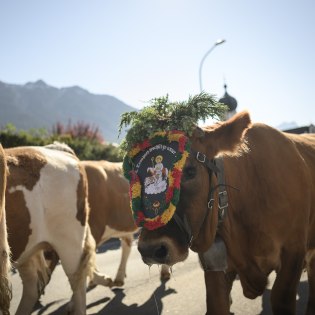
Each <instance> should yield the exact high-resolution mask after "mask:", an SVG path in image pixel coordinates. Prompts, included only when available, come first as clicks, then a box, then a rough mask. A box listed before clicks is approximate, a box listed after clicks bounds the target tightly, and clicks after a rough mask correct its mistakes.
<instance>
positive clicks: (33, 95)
mask: <svg viewBox="0 0 315 315" xmlns="http://www.w3.org/2000/svg"><path fill="white" fill-rule="evenodd" d="M134 110H136V109H135V108H134V107H132V106H129V105H127V104H125V103H124V102H122V101H120V100H119V99H117V98H116V97H114V96H111V95H106V94H93V93H90V92H89V91H88V90H85V89H84V88H82V87H80V86H70V87H62V88H57V87H54V86H51V85H48V84H47V83H46V82H45V81H43V80H41V79H40V80H37V81H35V82H27V83H25V84H24V85H21V84H11V83H5V82H3V81H0V127H1V128H3V127H4V126H5V125H7V124H8V123H12V124H13V125H14V126H15V127H16V128H17V129H18V130H21V129H23V130H28V129H31V128H46V129H47V130H48V131H51V130H52V127H53V125H55V124H56V123H57V122H58V123H62V124H64V125H67V124H68V123H69V122H71V123H76V122H84V123H87V124H90V125H91V126H93V127H97V128H99V130H100V132H101V134H102V136H103V137H104V139H105V141H106V142H120V141H121V139H122V138H123V137H124V133H122V135H121V137H120V138H119V139H118V125H119V121H120V116H121V114H122V113H124V112H128V111H134Z"/></svg>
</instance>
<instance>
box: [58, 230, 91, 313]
mask: <svg viewBox="0 0 315 315" xmlns="http://www.w3.org/2000/svg"><path fill="white" fill-rule="evenodd" d="M68 234H69V233H68ZM67 241H68V243H65V240H62V242H58V244H59V245H58V246H55V250H56V252H57V253H58V255H59V257H60V263H61V265H62V267H63V269H64V271H65V273H66V275H67V277H68V279H69V282H70V286H71V289H72V292H73V295H72V298H71V301H70V303H69V304H68V313H69V314H73V315H85V314H86V280H87V277H88V276H92V273H93V271H94V269H95V241H94V239H93V238H92V236H91V234H90V231H89V229H88V230H87V234H86V239H85V242H84V248H82V245H81V244H78V243H77V242H76V241H75V240H72V241H71V240H70V238H68V239H67Z"/></svg>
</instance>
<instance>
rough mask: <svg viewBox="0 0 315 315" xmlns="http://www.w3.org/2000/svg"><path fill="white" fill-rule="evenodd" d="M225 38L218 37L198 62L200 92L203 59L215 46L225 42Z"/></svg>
mask: <svg viewBox="0 0 315 315" xmlns="http://www.w3.org/2000/svg"><path fill="white" fill-rule="evenodd" d="M225 42H226V40H225V39H218V40H217V41H216V42H215V43H214V44H213V46H212V47H211V48H210V49H209V50H208V51H207V52H206V54H205V55H204V56H203V58H202V59H201V62H200V66H199V85H200V92H202V79H201V70H202V66H203V63H204V61H205V59H206V58H207V56H208V55H209V54H210V53H211V51H212V50H213V49H214V48H216V47H217V46H219V45H221V44H223V43H225Z"/></svg>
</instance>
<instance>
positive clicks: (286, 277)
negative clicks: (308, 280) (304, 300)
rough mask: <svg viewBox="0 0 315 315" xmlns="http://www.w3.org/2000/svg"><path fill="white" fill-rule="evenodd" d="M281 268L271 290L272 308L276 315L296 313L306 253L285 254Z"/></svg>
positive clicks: (292, 314)
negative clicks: (297, 296) (297, 294)
mask: <svg viewBox="0 0 315 315" xmlns="http://www.w3.org/2000/svg"><path fill="white" fill-rule="evenodd" d="M281 262H282V264H281V268H280V270H279V271H278V272H277V276H276V280H275V282H274V285H273V287H272V290H271V307H272V311H273V314H274V315H294V314H295V313H296V293H297V287H298V284H299V281H300V278H301V273H302V268H303V262H304V253H293V254H292V253H290V254H289V253H286V252H285V251H284V252H283V255H282V259H281Z"/></svg>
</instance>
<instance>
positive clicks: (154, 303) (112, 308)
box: [34, 281, 177, 315]
mask: <svg viewBox="0 0 315 315" xmlns="http://www.w3.org/2000/svg"><path fill="white" fill-rule="evenodd" d="M165 283H166V281H163V282H161V285H160V286H159V287H157V288H156V289H155V291H154V292H153V293H152V295H151V296H150V298H149V299H148V300H147V301H146V302H145V303H143V304H142V305H138V304H136V303H135V304H131V305H126V304H124V303H123V299H124V298H125V296H126V294H125V292H124V290H123V289H113V292H114V294H115V296H114V297H113V298H112V299H110V298H109V297H105V298H102V299H100V300H98V301H94V302H93V303H90V304H89V305H87V310H88V309H89V308H92V307H95V306H97V305H100V304H105V305H104V307H103V308H102V309H101V310H100V311H98V312H97V313H93V314H92V315H105V314H115V315H130V314H137V315H148V314H153V315H154V314H162V310H163V303H162V299H163V297H165V296H167V295H169V294H174V293H177V291H176V290H175V289H171V288H168V289H166V286H165ZM67 302H68V301H66V300H59V301H54V302H52V303H49V304H47V305H45V306H44V305H42V304H41V303H40V302H38V303H37V305H36V306H35V308H34V311H38V313H37V315H41V314H44V313H45V312H47V311H48V309H49V308H50V307H52V306H53V305H55V304H60V306H59V308H58V309H57V310H55V311H53V312H51V313H49V314H51V315H64V314H65V313H66V308H67V304H68V303H67ZM106 303H107V304H106Z"/></svg>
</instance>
